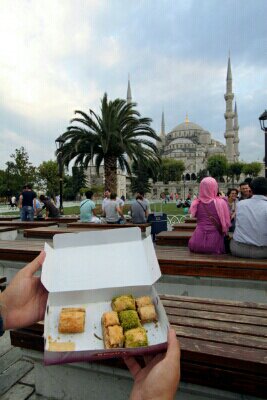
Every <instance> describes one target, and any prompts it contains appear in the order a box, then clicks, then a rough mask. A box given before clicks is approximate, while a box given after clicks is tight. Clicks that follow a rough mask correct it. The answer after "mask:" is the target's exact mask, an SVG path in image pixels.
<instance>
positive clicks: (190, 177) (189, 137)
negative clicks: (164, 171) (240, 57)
mask: <svg viewBox="0 0 267 400" xmlns="http://www.w3.org/2000/svg"><path fill="white" fill-rule="evenodd" d="M224 98H225V102H226V111H225V113H224V118H225V121H226V127H225V133H224V137H225V144H224V143H221V142H220V141H218V140H215V139H213V138H212V134H211V133H210V132H209V131H208V130H206V129H204V128H202V127H201V126H200V125H198V124H196V123H194V122H191V121H189V118H188V116H187V115H186V118H185V122H183V123H181V124H179V125H177V126H175V127H174V128H173V129H172V130H171V131H170V132H167V133H166V132H165V120H164V113H162V120H161V130H160V132H159V133H158V135H159V136H160V138H161V142H158V144H157V145H158V148H159V151H160V153H161V156H162V157H163V158H173V159H175V160H181V161H183V162H184V165H185V172H184V175H183V177H182V181H181V182H180V183H179V182H169V183H168V184H167V185H166V184H164V183H163V182H156V183H155V184H153V187H152V190H151V197H157V198H159V196H160V193H162V192H169V193H172V192H173V193H182V192H184V195H185V193H188V192H192V191H194V189H195V187H196V186H197V182H196V178H197V174H198V172H199V171H200V170H203V169H205V167H206V165H207V160H208V158H209V157H210V156H211V155H218V154H221V155H225V156H226V158H227V160H228V162H235V161H238V160H239V146H238V144H239V135H238V131H239V126H238V114H237V105H236V102H235V106H234V109H233V99H234V93H233V91H232V71H231V60H230V56H229V58H228V66H227V76H226V93H225V95H224ZM127 102H128V103H130V102H132V94H131V86H130V80H128V88H127ZM93 175H95V171H94V173H93ZM101 175H102V173H101ZM88 178H89V174H88ZM95 178H96V176H95ZM101 178H102V182H103V176H102V177H101ZM101 178H100V179H101ZM91 180H92V173H90V179H88V181H91ZM117 193H118V195H119V196H121V195H122V194H123V195H127V197H130V196H129V194H130V179H129V178H128V177H126V176H125V173H123V172H122V171H118V190H117Z"/></svg>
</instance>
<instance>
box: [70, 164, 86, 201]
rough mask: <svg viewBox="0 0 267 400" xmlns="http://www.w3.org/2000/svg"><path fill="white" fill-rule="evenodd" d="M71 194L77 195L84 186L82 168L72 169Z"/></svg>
mask: <svg viewBox="0 0 267 400" xmlns="http://www.w3.org/2000/svg"><path fill="white" fill-rule="evenodd" d="M72 181H73V182H72V187H73V193H74V194H75V195H77V193H79V192H80V189H81V188H82V187H84V186H85V185H86V176H85V173H84V168H83V167H72Z"/></svg>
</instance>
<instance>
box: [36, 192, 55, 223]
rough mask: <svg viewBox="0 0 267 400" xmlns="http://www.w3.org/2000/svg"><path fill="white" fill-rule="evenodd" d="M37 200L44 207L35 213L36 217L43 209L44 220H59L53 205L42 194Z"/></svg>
mask: <svg viewBox="0 0 267 400" xmlns="http://www.w3.org/2000/svg"><path fill="white" fill-rule="evenodd" d="M39 199H40V201H41V202H42V203H43V204H44V205H43V207H42V208H41V209H40V210H39V211H37V213H36V215H37V216H38V215H39V214H40V213H41V212H42V211H43V210H44V209H45V211H46V216H45V218H59V217H60V213H59V210H58V208H56V206H55V204H54V203H53V202H52V201H51V200H49V199H48V198H47V197H45V196H44V195H43V194H41V196H40V197H39Z"/></svg>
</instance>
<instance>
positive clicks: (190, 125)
mask: <svg viewBox="0 0 267 400" xmlns="http://www.w3.org/2000/svg"><path fill="white" fill-rule="evenodd" d="M177 131H178V132H181V131H204V129H203V128H202V127H201V126H200V125H197V124H195V123H194V122H189V121H185V122H182V123H181V124H179V125H177V126H175V127H174V128H173V129H172V131H171V132H177Z"/></svg>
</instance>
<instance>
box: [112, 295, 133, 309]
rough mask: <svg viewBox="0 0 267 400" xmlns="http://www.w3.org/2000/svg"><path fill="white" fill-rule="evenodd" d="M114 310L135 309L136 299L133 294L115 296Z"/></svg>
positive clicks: (113, 301) (113, 300)
mask: <svg viewBox="0 0 267 400" xmlns="http://www.w3.org/2000/svg"><path fill="white" fill-rule="evenodd" d="M111 307H112V310H113V311H117V312H120V311H124V310H135V309H136V308H135V300H134V298H133V296H132V295H124V296H118V297H114V299H112V302H111Z"/></svg>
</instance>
